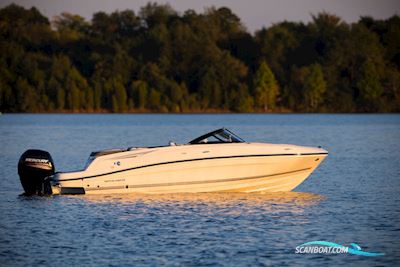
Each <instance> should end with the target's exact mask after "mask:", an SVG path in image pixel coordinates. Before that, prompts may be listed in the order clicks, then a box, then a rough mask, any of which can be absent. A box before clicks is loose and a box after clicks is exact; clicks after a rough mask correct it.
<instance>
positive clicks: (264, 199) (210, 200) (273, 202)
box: [71, 192, 325, 211]
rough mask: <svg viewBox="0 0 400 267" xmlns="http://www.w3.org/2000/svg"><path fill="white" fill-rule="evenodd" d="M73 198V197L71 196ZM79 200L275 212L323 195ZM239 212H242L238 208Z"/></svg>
mask: <svg viewBox="0 0 400 267" xmlns="http://www.w3.org/2000/svg"><path fill="white" fill-rule="evenodd" d="M71 197H73V196H71ZM79 199H80V200H83V201H89V202H93V203H97V204H101V203H104V204H109V203H119V204H135V203H136V204H137V203H140V204H145V205H149V206H158V205H160V203H162V204H163V205H186V204H188V205H190V206H191V205H192V204H193V203H194V204H195V205H199V206H202V205H206V206H209V207H237V206H238V205H245V206H247V207H259V208H262V209H276V208H277V207H278V206H279V208H284V207H292V206H293V207H307V206H313V205H317V204H318V203H320V202H321V201H323V200H324V199H325V197H324V196H322V195H318V194H313V193H304V192H268V193H265V192H262V193H255V194H247V193H227V192H225V193H224V192H223V193H220V192H216V193H178V194H125V195H123V196H122V195H116V194H110V195H99V194H95V195H85V196H84V197H81V196H79ZM241 210H242V211H243V209H241Z"/></svg>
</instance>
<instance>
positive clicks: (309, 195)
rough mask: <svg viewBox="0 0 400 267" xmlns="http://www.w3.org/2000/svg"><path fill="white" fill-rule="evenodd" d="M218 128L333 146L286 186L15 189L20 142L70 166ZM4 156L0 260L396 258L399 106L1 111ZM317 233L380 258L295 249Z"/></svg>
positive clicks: (135, 262)
mask: <svg viewBox="0 0 400 267" xmlns="http://www.w3.org/2000/svg"><path fill="white" fill-rule="evenodd" d="M222 126H225V127H227V128H229V129H231V130H232V131H233V132H235V133H237V134H238V135H239V136H241V137H242V138H243V139H245V140H247V141H259V142H272V143H293V144H299V145H310V146H318V145H321V146H322V147H323V148H325V149H327V150H328V151H329V153H330V154H329V156H328V158H327V159H326V160H325V161H324V162H323V163H322V164H321V165H320V167H319V168H318V169H317V170H316V171H315V172H314V173H313V174H312V175H311V176H310V177H309V178H308V179H307V180H306V181H305V182H304V183H303V184H301V185H300V186H299V187H298V188H296V190H295V191H296V192H291V193H278V194H174V195H108V196H96V197H88V196H54V197H30V198H28V197H19V196H18V195H19V194H20V193H22V187H21V185H20V183H19V178H18V175H17V162H18V159H19V157H20V155H21V154H22V153H23V152H24V151H25V150H26V149H28V148H39V149H44V150H47V151H49V152H50V153H51V155H52V156H53V159H54V161H55V164H56V169H57V170H63V171H66V170H74V169H81V168H82V167H83V166H84V163H85V161H86V159H87V157H88V156H89V153H90V152H91V151H95V150H99V149H105V148H118V147H128V146H144V145H162V144H167V143H168V141H170V140H171V141H176V142H178V143H185V142H187V141H189V140H191V139H192V138H194V137H197V136H199V135H201V134H203V133H205V132H208V131H211V130H213V129H215V128H219V127H222ZM0 162H1V163H0V164H1V168H0V174H1V175H0V266H141V265H143V266H159V265H167V266H262V265H308V266H322V265H335V266H338V265H342V264H346V265H351V266H365V265H367V266H376V265H381V266H382V265H384V266H396V265H397V266H399V264H400V115H7V114H6V115H1V116H0ZM314 240H325V241H330V242H335V243H339V244H344V245H349V244H350V243H357V244H359V245H360V246H361V247H362V249H363V250H364V251H368V252H382V253H385V254H386V255H385V256H380V257H363V256H358V255H351V254H341V255H338V254H335V255H332V254H330V255H327V254H295V247H296V246H298V245H300V244H302V243H304V242H308V241H314Z"/></svg>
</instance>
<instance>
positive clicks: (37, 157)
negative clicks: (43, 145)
mask: <svg viewBox="0 0 400 267" xmlns="http://www.w3.org/2000/svg"><path fill="white" fill-rule="evenodd" d="M18 174H19V178H20V180H21V184H22V187H23V188H24V190H25V195H28V196H31V195H47V194H51V193H52V192H51V186H50V182H49V181H48V180H47V179H45V178H46V177H48V176H50V175H53V174H54V162H53V159H52V158H51V155H50V153H49V152H47V151H43V150H38V149H29V150H27V151H25V152H24V153H23V154H22V155H21V157H20V159H19V162H18Z"/></svg>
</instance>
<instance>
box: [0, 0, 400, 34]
mask: <svg viewBox="0 0 400 267" xmlns="http://www.w3.org/2000/svg"><path fill="white" fill-rule="evenodd" d="M12 2H14V3H17V4H19V5H22V6H25V7H31V6H35V7H37V8H38V9H39V10H40V12H42V13H43V14H44V15H46V16H47V17H49V18H50V19H51V18H52V17H53V16H55V15H58V14H60V13H61V12H63V11H66V12H69V13H73V14H79V15H81V16H83V17H85V18H87V19H88V20H90V19H91V17H92V14H93V13H94V12H97V11H105V12H112V11H115V10H117V9H118V10H124V9H133V10H134V11H135V12H137V11H138V10H139V8H140V7H141V6H143V5H145V4H146V3H147V2H148V0H112V1H106V0H14V1H9V0H0V7H3V6H6V5H8V4H10V3H12ZM152 2H158V3H170V5H171V6H172V7H173V8H174V9H176V10H177V11H180V12H183V11H185V10H187V9H194V10H196V11H197V12H203V11H204V8H205V7H210V6H215V7H221V6H226V7H229V8H230V9H231V10H232V11H233V12H234V13H235V14H237V15H238V16H239V17H240V18H241V19H242V22H243V23H244V25H245V26H246V27H247V29H249V30H250V31H251V32H253V31H255V30H257V29H260V28H261V27H263V26H266V27H268V26H270V25H271V24H273V23H277V22H281V21H283V20H289V21H303V22H308V21H309V20H310V18H311V16H310V14H311V13H312V14H316V13H318V12H321V11H327V12H329V13H333V14H336V15H338V16H340V17H341V18H342V19H343V20H345V21H347V22H355V21H357V20H358V18H359V17H360V16H366V15H369V16H372V17H374V18H377V19H384V18H388V17H390V16H392V15H394V14H397V15H399V14H400V0H236V1H233V0H201V1H200V0H199V1H196V0H169V1H154V0H153V1H152Z"/></svg>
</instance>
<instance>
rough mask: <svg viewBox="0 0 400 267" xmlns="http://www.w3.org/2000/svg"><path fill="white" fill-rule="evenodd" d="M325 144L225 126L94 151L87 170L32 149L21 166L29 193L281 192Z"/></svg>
mask: <svg viewBox="0 0 400 267" xmlns="http://www.w3.org/2000/svg"><path fill="white" fill-rule="evenodd" d="M327 155H328V152H327V151H326V150H324V149H322V148H320V147H318V148H314V147H305V146H296V145H287V144H268V143H248V142H245V141H243V140H242V139H241V138H239V137H238V136H236V135H235V134H233V133H232V132H231V131H229V130H227V129H225V128H222V129H218V130H215V131H212V132H210V133H207V134H205V135H202V136H200V137H198V138H196V139H194V140H192V141H190V142H189V143H187V144H183V145H179V144H176V143H173V142H171V143H170V144H169V145H167V146H158V147H131V148H127V149H112V150H102V151H98V152H92V153H91V154H90V157H89V159H88V162H87V164H86V167H85V168H84V170H81V171H75V172H57V173H54V163H53V160H52V159H51V156H50V154H49V153H48V152H45V151H41V150H28V151H26V152H25V153H24V154H23V155H22V156H21V159H20V162H19V165H18V167H19V168H18V170H19V174H20V178H21V183H22V185H23V187H24V189H25V193H26V194H28V195H30V194H43V193H45V194H50V193H52V194H113V193H179V192H193V193H194V192H279V191H291V190H293V189H294V188H295V187H297V186H298V185H299V184H301V183H302V182H303V181H304V180H305V179H306V178H307V177H308V176H309V175H310V174H311V173H312V172H313V171H314V170H315V168H317V167H318V165H319V164H320V163H321V162H322V161H323V160H324V159H325V157H326V156H327Z"/></svg>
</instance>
